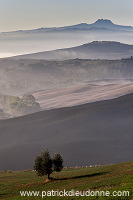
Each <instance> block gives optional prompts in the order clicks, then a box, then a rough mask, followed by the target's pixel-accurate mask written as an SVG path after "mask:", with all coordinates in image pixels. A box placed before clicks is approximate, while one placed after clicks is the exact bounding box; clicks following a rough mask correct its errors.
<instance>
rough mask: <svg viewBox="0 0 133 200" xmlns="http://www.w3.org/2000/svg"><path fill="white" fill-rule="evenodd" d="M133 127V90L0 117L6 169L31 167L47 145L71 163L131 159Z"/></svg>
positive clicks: (0, 148)
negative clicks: (109, 97) (110, 97)
mask: <svg viewBox="0 0 133 200" xmlns="http://www.w3.org/2000/svg"><path fill="white" fill-rule="evenodd" d="M132 130H133V94H129V95H126V96H123V97H120V98H117V99H113V100H109V101H102V102H96V103H91V104H86V105H82V106H76V107H70V108H61V109H56V110H50V111H43V112H39V113H35V114H31V115H28V116H23V117H18V118H14V119H9V120H4V121H0V160H1V163H0V170H22V169H31V168H33V166H34V159H35V157H36V156H37V155H38V154H39V153H40V152H41V151H42V150H43V149H49V150H50V152H51V153H52V154H53V153H54V152H60V153H61V154H62V155H63V159H64V165H65V166H82V165H83V166H85V165H93V164H111V163H119V162H125V161H131V160H132V158H133V157H132V154H133V131H132ZM77 155H78V156H77ZM88 158H89V159H88Z"/></svg>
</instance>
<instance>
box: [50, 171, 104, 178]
mask: <svg viewBox="0 0 133 200" xmlns="http://www.w3.org/2000/svg"><path fill="white" fill-rule="evenodd" d="M104 174H107V172H99V173H94V174H86V175H81V176H73V177H68V178H53V180H69V179H76V178H86V177H88V178H89V177H94V176H100V175H104Z"/></svg>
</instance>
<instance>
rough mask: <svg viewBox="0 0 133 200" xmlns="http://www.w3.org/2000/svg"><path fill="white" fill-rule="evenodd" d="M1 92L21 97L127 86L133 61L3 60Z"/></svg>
mask: <svg viewBox="0 0 133 200" xmlns="http://www.w3.org/2000/svg"><path fill="white" fill-rule="evenodd" d="M0 70H1V71H0V93H4V94H9V95H14V94H15V95H21V94H23V93H27V92H30V93H31V92H32V93H33V92H35V91H39V90H44V89H57V88H63V87H68V86H69V87H70V86H76V85H78V84H82V83H88V84H96V85H97V84H98V85H99V84H100V82H104V84H111V83H114V82H115V83H119V82H121V83H123V82H124V83H126V82H132V80H133V59H132V58H130V59H123V60H82V59H73V60H65V61H46V60H37V59H19V60H15V59H13V58H11V59H7V58H6V59H1V60H0Z"/></svg>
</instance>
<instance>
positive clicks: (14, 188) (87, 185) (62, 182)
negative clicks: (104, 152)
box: [0, 162, 133, 200]
mask: <svg viewBox="0 0 133 200" xmlns="http://www.w3.org/2000/svg"><path fill="white" fill-rule="evenodd" d="M52 177H53V180H51V181H48V180H47V177H46V176H44V177H38V176H37V175H36V173H35V172H34V171H21V172H0V199H3V200H4V199H5V200H6V199H7V200H8V199H11V200H18V199H24V200H30V199H31V200H32V199H35V200H39V199H49V200H50V199H68V200H72V199H89V200H91V199H99V200H106V199H109V200H112V199H114V200H115V199H117V200H118V199H119V200H132V199H133V162H128V163H123V164H117V165H108V166H100V167H91V168H77V169H64V170H63V171H62V172H60V173H53V174H52ZM52 189H53V190H59V191H62V190H64V189H65V190H68V191H69V190H72V189H74V190H76V191H87V190H89V189H90V190H91V191H110V193H111V194H112V192H113V191H121V193H123V191H129V193H130V196H129V197H128V196H125V195H124V196H116V197H113V196H109V197H105V196H104V197H103V196H101V197H99V196H95V197H89V196H84V197H81V196H76V197H70V196H69V197H44V198H42V197H41V196H38V197H34V195H32V197H27V196H25V197H21V195H20V191H40V195H41V194H42V191H49V190H52ZM119 195H123V194H119Z"/></svg>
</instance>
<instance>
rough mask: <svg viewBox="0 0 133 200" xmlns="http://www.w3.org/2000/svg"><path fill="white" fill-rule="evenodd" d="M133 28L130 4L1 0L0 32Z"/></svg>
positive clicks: (123, 0)
mask: <svg viewBox="0 0 133 200" xmlns="http://www.w3.org/2000/svg"><path fill="white" fill-rule="evenodd" d="M99 18H104V19H110V20H112V21H113V22H114V23H116V24H121V25H130V26H133V21H132V19H133V0H0V32H2V31H10V30H21V29H34V28H39V27H54V26H65V25H72V24H78V23H81V22H86V23H92V22H94V21H96V20H97V19H99Z"/></svg>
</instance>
